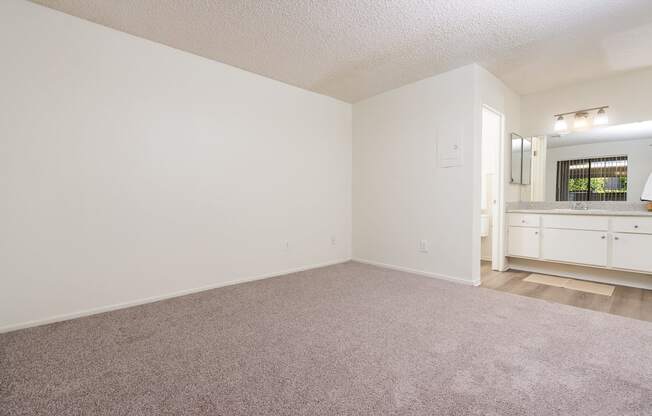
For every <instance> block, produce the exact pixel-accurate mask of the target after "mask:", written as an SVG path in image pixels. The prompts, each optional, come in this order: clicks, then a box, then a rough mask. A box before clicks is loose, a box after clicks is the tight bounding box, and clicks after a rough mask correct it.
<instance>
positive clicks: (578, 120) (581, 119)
mask: <svg viewBox="0 0 652 416" xmlns="http://www.w3.org/2000/svg"><path fill="white" fill-rule="evenodd" d="M587 127H589V113H587V112H585V111H582V112H579V113H575V121H573V128H574V129H575V130H582V129H585V128H587Z"/></svg>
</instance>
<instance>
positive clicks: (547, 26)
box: [34, 0, 652, 102]
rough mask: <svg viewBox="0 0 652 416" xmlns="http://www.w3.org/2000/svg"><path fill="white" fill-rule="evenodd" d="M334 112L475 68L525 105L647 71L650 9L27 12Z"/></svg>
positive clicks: (598, 2) (353, 5)
mask: <svg viewBox="0 0 652 416" xmlns="http://www.w3.org/2000/svg"><path fill="white" fill-rule="evenodd" d="M34 1H35V2H36V3H40V4H43V5H46V6H48V7H51V8H54V9H57V10H61V11H63V12H65V13H68V14H71V15H74V16H78V17H81V18H83V19H87V20H90V21H93V22H96V23H100V24H102V25H105V26H108V27H111V28H114V29H118V30H121V31H124V32H128V33H131V34H133V35H136V36H140V37H143V38H146V39H150V40H153V41H156V42H160V43H163V44H165V45H169V46H172V47H174V48H178V49H182V50H185V51H188V52H192V53H195V54H197V55H201V56H204V57H207V58H211V59H214V60H216V61H220V62H223V63H226V64H229V65H233V66H236V67H239V68H243V69H246V70H248V71H251V72H255V73H257V74H261V75H264V76H267V77H269V78H274V79H277V80H280V81H283V82H286V83H288V84H292V85H296V86H299V87H302V88H305V89H308V90H312V91H316V92H318V93H322V94H326V95H330V96H333V97H336V98H339V99H341V100H344V101H349V102H355V101H358V100H361V99H364V98H367V97H370V96H373V95H375V94H378V93H381V92H383V91H386V90H389V89H392V88H396V87H399V86H401V85H404V84H407V83H410V82H413V81H416V80H419V79H423V78H426V77H429V76H432V75H434V74H437V73H441V72H445V71H447V70H450V69H453V68H456V67H459V66H462V65H466V64H469V63H472V62H479V63H481V64H482V65H484V66H485V67H486V68H487V69H489V70H490V71H491V72H493V73H494V74H495V75H496V76H498V77H499V78H501V79H502V80H503V81H505V83H507V84H508V85H509V86H510V87H512V88H513V89H514V90H515V91H516V92H518V93H521V94H528V93H532V92H536V91H541V90H545V89H549V88H552V87H556V86H560V85H564V84H570V83H574V82H578V81H582V80H587V79H594V78H599V77H604V76H608V75H611V74H613V73H617V72H620V71H627V70H632V69H637V68H642V67H646V66H650V65H652V40H651V39H652V0H400V1H399V0H397V1H390V0H230V1H229V0H34Z"/></svg>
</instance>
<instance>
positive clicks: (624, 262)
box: [611, 233, 652, 273]
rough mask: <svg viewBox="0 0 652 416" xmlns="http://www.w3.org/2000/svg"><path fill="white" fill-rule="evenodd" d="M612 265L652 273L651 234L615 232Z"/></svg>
mask: <svg viewBox="0 0 652 416" xmlns="http://www.w3.org/2000/svg"><path fill="white" fill-rule="evenodd" d="M611 263H612V267H616V268H619V269H627V270H637V271H642V272H647V273H652V235H649V234H622V233H615V234H614V241H613V246H612V258H611Z"/></svg>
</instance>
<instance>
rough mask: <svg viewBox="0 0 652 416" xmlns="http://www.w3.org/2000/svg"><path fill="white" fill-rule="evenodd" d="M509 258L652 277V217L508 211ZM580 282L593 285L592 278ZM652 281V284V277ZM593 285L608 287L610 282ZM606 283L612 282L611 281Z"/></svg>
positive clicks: (604, 212) (634, 213)
mask: <svg viewBox="0 0 652 416" xmlns="http://www.w3.org/2000/svg"><path fill="white" fill-rule="evenodd" d="M507 256H508V257H511V258H515V259H519V258H522V259H530V260H537V261H539V262H546V263H560V264H571V265H578V266H583V267H590V268H599V269H606V270H613V271H625V272H636V273H646V274H652V213H649V212H646V211H608V210H574V209H548V210H536V209H514V210H508V212H507ZM541 265H542V264H540V266H541ZM534 271H543V272H545V270H534ZM621 275H622V273H621ZM602 276H604V274H603V275H602ZM580 277H583V278H587V279H591V273H590V272H589V273H587V274H586V275H585V276H580ZM650 279H651V281H652V277H650ZM591 280H598V281H605V278H604V277H599V278H595V279H591ZM606 280H607V281H609V279H608V278H606ZM614 283H622V282H620V281H619V282H614ZM632 285H636V284H632ZM636 286H639V285H636Z"/></svg>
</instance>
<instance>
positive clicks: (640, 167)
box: [512, 121, 652, 202]
mask: <svg viewBox="0 0 652 416" xmlns="http://www.w3.org/2000/svg"><path fill="white" fill-rule="evenodd" d="M513 140H514V136H512V144H513ZM522 143H523V145H522V153H523V157H522V158H521V165H522V167H521V169H522V174H521V179H522V180H521V182H516V183H523V184H529V189H527V190H526V192H524V194H526V195H527V197H526V198H525V199H529V200H531V201H545V202H561V201H628V202H635V201H640V200H641V193H642V192H643V187H644V186H645V183H646V180H647V178H648V176H649V175H650V172H652V121H646V122H640V123H631V124H623V125H614V126H606V127H596V128H593V129H588V130H584V131H574V132H571V133H568V134H562V135H560V134H551V135H547V136H538V137H531V138H528V139H527V140H526V139H524V140H523V142H522ZM513 170H514V163H513V164H512V171H513ZM512 175H514V173H512ZM528 175H530V176H531V180H530V177H526V176H528ZM528 197H529V198H528Z"/></svg>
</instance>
